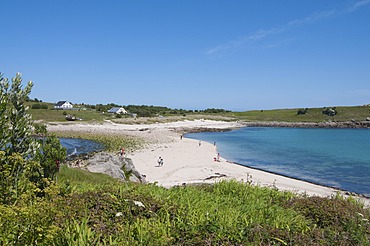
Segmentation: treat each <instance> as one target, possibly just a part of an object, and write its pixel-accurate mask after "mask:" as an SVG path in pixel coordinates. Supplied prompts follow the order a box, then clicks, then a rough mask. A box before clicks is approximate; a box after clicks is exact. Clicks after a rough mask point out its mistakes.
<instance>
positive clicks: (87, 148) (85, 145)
mask: <svg viewBox="0 0 370 246" xmlns="http://www.w3.org/2000/svg"><path fill="white" fill-rule="evenodd" d="M60 143H61V144H62V145H63V147H65V148H66V149H67V157H70V156H73V155H81V154H88V153H91V152H95V151H100V150H103V148H104V146H103V145H102V144H100V143H97V142H95V141H91V140H85V139H78V138H60Z"/></svg>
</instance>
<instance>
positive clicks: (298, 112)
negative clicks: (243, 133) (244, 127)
mask: <svg viewBox="0 0 370 246" xmlns="http://www.w3.org/2000/svg"><path fill="white" fill-rule="evenodd" d="M330 110H335V113H334V114H329V113H328V112H329V111H330ZM228 115H229V116H230V117H235V118H237V119H239V120H242V121H275V122H314V123H317V122H328V121H332V122H335V121H337V122H344V121H365V120H366V118H368V117H370V106H368V105H363V106H348V107H340V106H337V107H322V108H304V109H294V108H292V109H273V110H251V111H245V112H232V113H229V114H228Z"/></svg>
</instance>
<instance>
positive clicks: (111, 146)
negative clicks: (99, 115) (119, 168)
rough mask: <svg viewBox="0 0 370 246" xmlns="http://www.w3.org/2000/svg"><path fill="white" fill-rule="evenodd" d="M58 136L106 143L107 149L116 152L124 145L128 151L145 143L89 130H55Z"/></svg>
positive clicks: (135, 139) (136, 139)
mask: <svg viewBox="0 0 370 246" xmlns="http://www.w3.org/2000/svg"><path fill="white" fill-rule="evenodd" d="M55 134H56V135H57V136H58V137H64V138H82V139H88V140H93V141H96V142H98V143H101V144H103V145H104V147H105V149H106V150H107V151H111V152H116V151H119V150H120V149H121V148H122V147H123V148H125V150H126V151H127V152H130V151H133V150H135V149H138V148H140V147H142V146H143V145H144V140H142V139H140V138H137V137H132V136H127V135H126V136H124V135H116V134H107V133H88V132H55Z"/></svg>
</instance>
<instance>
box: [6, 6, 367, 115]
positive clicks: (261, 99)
mask: <svg viewBox="0 0 370 246" xmlns="http://www.w3.org/2000/svg"><path fill="white" fill-rule="evenodd" d="M0 9H1V22H0V31H1V39H0V57H1V59H0V72H1V73H3V74H4V77H7V78H11V77H13V76H14V75H15V73H16V72H21V73H22V75H23V79H24V81H25V82H26V81H29V80H32V81H33V82H34V87H33V90H32V94H31V98H38V99H41V100H43V101H47V102H57V101H59V100H68V101H71V102H72V103H88V104H97V103H104V104H105V103H111V102H114V103H117V104H120V105H128V104H138V105H142V104H145V105H158V106H167V107H171V108H184V109H205V108H224V109H230V110H236V111H244V110H252V109H273V108H299V107H323V106H340V105H343V106H345V105H362V104H367V103H370V27H369V26H370V24H369V23H370V0H340V1H332V0H300V1H297V0H280V1H276V0H259V1H257V0H250V1H245V0H218V1H215V0H202V1H198V0H178V1H177V0H166V1H165V0H157V1H153V0H140V1H139V0H138V1H134V0H130V1H128V0H106V1H103V0H99V1H98V0H75V1H72V0H69V1H68V0H63V1H62V0H37V1H36V0H35V1H29V0H23V1H22V0H2V1H1V2H0Z"/></svg>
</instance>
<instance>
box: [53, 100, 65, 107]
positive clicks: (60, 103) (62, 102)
mask: <svg viewBox="0 0 370 246" xmlns="http://www.w3.org/2000/svg"><path fill="white" fill-rule="evenodd" d="M66 102H67V101H59V102H57V104H55V106H62V105H63V104H65V103H66Z"/></svg>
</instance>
